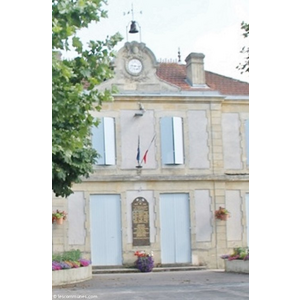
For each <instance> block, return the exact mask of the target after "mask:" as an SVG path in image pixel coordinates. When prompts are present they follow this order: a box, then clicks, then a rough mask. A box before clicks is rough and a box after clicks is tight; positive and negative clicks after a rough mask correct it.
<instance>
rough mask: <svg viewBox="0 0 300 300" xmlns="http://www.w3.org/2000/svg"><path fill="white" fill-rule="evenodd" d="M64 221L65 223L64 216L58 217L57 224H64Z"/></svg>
mask: <svg viewBox="0 0 300 300" xmlns="http://www.w3.org/2000/svg"><path fill="white" fill-rule="evenodd" d="M63 223H64V219H63V218H58V219H56V224H58V225H62V224H63Z"/></svg>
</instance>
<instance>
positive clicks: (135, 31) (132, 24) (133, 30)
mask: <svg viewBox="0 0 300 300" xmlns="http://www.w3.org/2000/svg"><path fill="white" fill-rule="evenodd" d="M138 32H139V31H138V30H137V28H136V23H135V21H131V25H130V30H129V33H138Z"/></svg>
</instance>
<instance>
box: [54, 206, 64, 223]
mask: <svg viewBox="0 0 300 300" xmlns="http://www.w3.org/2000/svg"><path fill="white" fill-rule="evenodd" d="M66 218H67V213H66V212H64V211H59V210H58V209H57V210H56V211H55V212H53V213H52V223H54V221H56V224H58V225H61V224H62V223H63V220H66Z"/></svg>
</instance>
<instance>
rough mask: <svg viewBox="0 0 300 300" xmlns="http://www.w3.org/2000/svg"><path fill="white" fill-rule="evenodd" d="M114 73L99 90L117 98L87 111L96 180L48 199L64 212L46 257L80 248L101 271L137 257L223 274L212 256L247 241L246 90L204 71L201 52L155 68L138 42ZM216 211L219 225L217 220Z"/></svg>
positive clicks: (117, 61)
mask: <svg viewBox="0 0 300 300" xmlns="http://www.w3.org/2000/svg"><path fill="white" fill-rule="evenodd" d="M114 68H115V77H114V78H113V79H111V80H108V81H106V82H104V83H103V84H102V85H101V86H99V87H98V88H99V89H101V90H104V89H105V88H110V87H111V86H112V85H115V86H117V88H118V90H119V92H118V94H116V95H115V96H114V101H113V102H109V103H103V106H102V110H101V111H100V112H95V113H94V116H95V117H97V118H100V119H101V124H100V126H99V127H98V128H94V129H93V144H94V147H95V148H96V149H97V151H98V152H99V153H100V155H101V156H100V157H99V160H98V162H97V165H95V168H94V169H95V170H94V173H93V174H91V175H90V177H89V178H87V179H84V180H83V182H82V183H81V184H77V185H74V191H75V193H74V194H72V195H71V196H70V197H69V198H68V199H61V198H55V197H54V198H53V209H56V208H59V209H64V210H66V211H67V212H68V219H67V221H66V222H65V223H64V225H56V224H54V225H53V251H54V252H61V251H63V250H69V249H80V250H81V251H82V252H83V253H84V254H85V256H87V257H89V258H91V260H92V264H93V265H99V266H108V265H131V264H132V263H133V262H134V260H135V256H134V252H135V251H137V250H145V251H149V252H150V251H153V253H154V258H155V263H156V264H162V265H164V264H192V265H206V266H207V267H208V268H223V267H224V265H223V260H222V259H220V255H222V254H225V253H228V251H230V250H231V249H232V248H233V247H239V246H247V245H248V244H249V239H248V238H249V234H248V233H249V209H248V207H249V86H248V83H246V82H241V81H238V80H235V79H232V78H228V77H225V76H221V75H218V74H215V73H212V72H208V71H206V70H205V69H204V55H203V54H201V53H191V54H190V55H189V56H188V57H187V58H186V64H180V63H161V64H159V63H157V61H156V58H155V55H154V54H153V53H152V51H151V50H150V49H149V48H148V47H146V45H145V44H144V43H138V42H130V43H129V42H127V43H125V45H124V47H123V48H122V49H121V50H120V51H119V52H118V55H117V57H116V59H115V61H114ZM138 152H139V155H138ZM143 158H144V159H143ZM220 206H221V207H225V208H226V209H227V210H228V211H229V212H230V218H229V219H228V220H227V221H220V220H217V219H216V218H215V215H214V213H215V210H217V209H218V208H219V207H220Z"/></svg>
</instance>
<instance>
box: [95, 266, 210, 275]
mask: <svg viewBox="0 0 300 300" xmlns="http://www.w3.org/2000/svg"><path fill="white" fill-rule="evenodd" d="M206 269H207V268H206V266H191V265H188V266H174V265H173V266H168V267H167V266H162V267H157V268H153V270H152V272H172V271H199V270H206ZM92 270H93V271H92V272H93V275H96V274H113V273H140V270H138V269H136V268H132V267H131V268H130V267H128V268H124V267H123V268H122V267H111V268H107V267H100V266H95V267H93V269H92Z"/></svg>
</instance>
